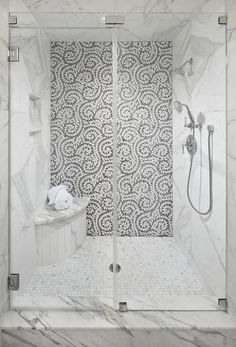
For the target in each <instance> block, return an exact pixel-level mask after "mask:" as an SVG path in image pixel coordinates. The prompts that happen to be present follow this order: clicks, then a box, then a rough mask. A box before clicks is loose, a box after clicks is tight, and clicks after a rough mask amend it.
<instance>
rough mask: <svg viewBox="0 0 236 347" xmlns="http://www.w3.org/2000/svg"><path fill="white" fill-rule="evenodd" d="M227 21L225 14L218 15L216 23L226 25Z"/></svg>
mask: <svg viewBox="0 0 236 347" xmlns="http://www.w3.org/2000/svg"><path fill="white" fill-rule="evenodd" d="M227 23H228V17H227V16H219V17H218V24H220V25H226V24H227Z"/></svg>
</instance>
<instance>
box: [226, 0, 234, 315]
mask: <svg viewBox="0 0 236 347" xmlns="http://www.w3.org/2000/svg"><path fill="white" fill-rule="evenodd" d="M226 8H227V13H228V18H229V23H228V30H227V43H228V47H227V56H228V57H227V93H228V95H227V108H228V112H227V136H228V138H227V145H228V158H227V159H228V165H227V168H228V182H227V198H228V200H227V207H228V211H227V226H228V253H227V264H228V268H227V283H228V297H229V309H230V311H232V312H233V313H234V314H236V291H235V288H236V265H235V264H236V236H235V228H236V222H235V209H236V150H235V148H236V147H235V131H236V126H235V125H236V101H235V100H236V99H235V89H236V66H235V58H236V15H235V14H236V2H235V1H232V0H227V1H226Z"/></svg>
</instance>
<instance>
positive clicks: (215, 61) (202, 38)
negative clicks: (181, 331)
mask: <svg viewBox="0 0 236 347" xmlns="http://www.w3.org/2000/svg"><path fill="white" fill-rule="evenodd" d="M188 26H189V28H188ZM182 42H184V43H183V44H182ZM175 57H176V59H175ZM190 58H192V59H193V60H192V66H191V67H190V64H189V63H187V64H186V62H188V61H189V59H190ZM225 62H226V59H225V27H224V26H219V25H218V24H217V16H216V14H204V15H202V14H201V15H197V16H195V17H194V18H193V19H192V21H191V23H189V24H188V25H185V27H183V28H182V33H181V34H179V35H178V39H176V40H175V41H174V64H175V67H174V98H175V100H180V101H181V102H185V103H186V104H188V105H189V107H190V109H191V110H192V112H193V114H194V115H195V118H196V119H199V117H200V118H202V119H205V123H204V125H203V129H202V131H201V133H200V132H199V131H198V130H197V131H196V139H197V142H198V151H197V154H196V155H195V157H194V164H193V172H192V178H191V189H190V195H191V197H192V200H193V202H194V204H195V206H199V203H200V208H201V210H205V209H206V208H207V206H208V203H209V202H208V201H209V200H208V191H209V186H208V184H209V181H208V150H207V148H208V147H207V130H206V126H207V125H208V124H214V125H215V132H214V140H213V141H214V142H213V144H214V149H213V155H214V163H213V180H214V181H213V182H214V183H213V211H212V213H211V215H209V216H208V218H205V217H201V216H199V215H198V214H197V213H196V212H195V211H194V210H193V209H192V208H191V206H190V204H189V201H188V199H187V193H186V189H187V179H188V173H189V165H190V157H189V155H188V153H185V154H182V153H181V152H182V148H181V145H182V143H184V142H185V140H186V137H187V135H188V134H189V130H188V129H184V128H183V123H184V120H183V115H179V114H178V113H177V112H174V114H173V117H174V118H173V126H174V129H173V131H174V173H175V174H174V230H175V232H174V235H175V237H176V239H177V240H178V242H179V243H180V246H181V247H182V249H183V250H184V251H185V252H186V254H187V256H188V259H189V260H190V261H191V260H192V265H193V266H194V267H195V268H196V270H197V271H198V273H199V274H200V275H201V276H202V278H203V280H204V281H205V283H206V285H207V287H208V288H209V290H210V291H211V292H212V293H214V294H215V295H217V296H219V297H221V296H223V297H224V296H225V295H226V293H225V280H226V272H225V258H226V189H225V187H226V134H225V127H226V104H225V100H226V90H225V81H226V73H225ZM183 64H184V65H183ZM181 66H184V68H182V70H181V69H180V67H181ZM176 68H177V70H176ZM180 72H181V73H182V74H181V73H180ZM201 149H202V151H201ZM183 177H184V178H183ZM209 269H211V270H210V271H209Z"/></svg>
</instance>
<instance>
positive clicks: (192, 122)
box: [174, 101, 196, 127]
mask: <svg viewBox="0 0 236 347" xmlns="http://www.w3.org/2000/svg"><path fill="white" fill-rule="evenodd" d="M174 107H175V109H176V111H177V112H179V113H181V112H182V111H183V108H184V107H185V108H186V110H187V114H188V117H189V120H190V125H189V127H195V126H196V121H195V119H194V117H193V114H192V113H191V111H190V109H189V107H188V105H186V104H182V103H181V102H180V101H175V102H174Z"/></svg>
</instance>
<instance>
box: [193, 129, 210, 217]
mask: <svg viewBox="0 0 236 347" xmlns="http://www.w3.org/2000/svg"><path fill="white" fill-rule="evenodd" d="M207 130H208V165H209V206H208V209H207V210H206V211H200V210H198V209H197V208H196V207H195V206H194V204H193V203H192V200H191V197H190V192H189V190H190V180H191V175H192V167H193V157H194V153H193V151H192V152H191V154H190V156H191V159H190V167H189V174H188V183H187V196H188V201H189V203H190V205H191V207H192V208H193V209H194V211H196V212H197V213H198V214H201V215H207V214H208V213H210V212H211V210H212V205H213V194H212V169H213V165H212V162H213V161H212V148H211V138H212V136H213V131H214V128H213V127H212V126H208V127H207ZM193 141H195V128H193Z"/></svg>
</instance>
